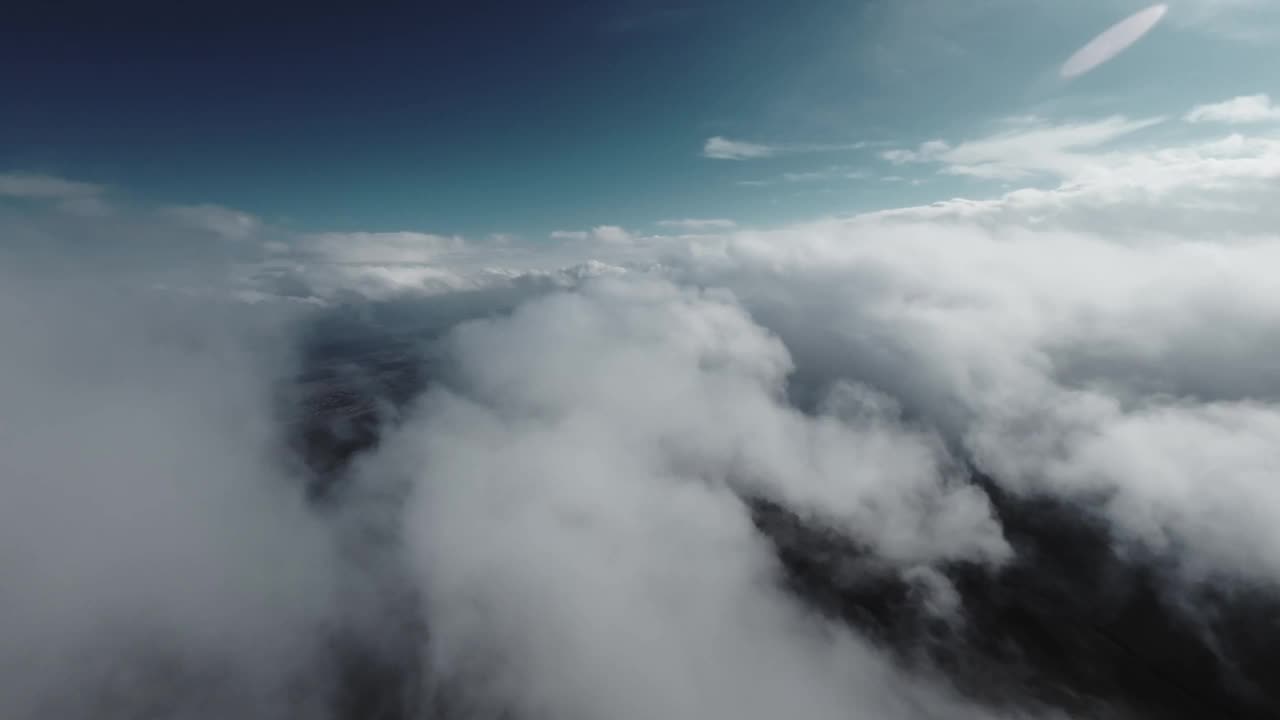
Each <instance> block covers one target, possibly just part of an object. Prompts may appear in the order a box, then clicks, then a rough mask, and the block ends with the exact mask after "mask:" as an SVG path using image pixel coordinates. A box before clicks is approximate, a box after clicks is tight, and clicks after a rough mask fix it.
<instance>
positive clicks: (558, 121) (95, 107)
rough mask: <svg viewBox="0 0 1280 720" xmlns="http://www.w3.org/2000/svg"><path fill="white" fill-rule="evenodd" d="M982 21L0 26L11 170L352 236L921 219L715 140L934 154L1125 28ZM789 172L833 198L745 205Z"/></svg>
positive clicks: (823, 11) (1, 131)
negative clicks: (1095, 32) (729, 221)
mask: <svg viewBox="0 0 1280 720" xmlns="http://www.w3.org/2000/svg"><path fill="white" fill-rule="evenodd" d="M958 4H963V3H955V4H951V3H940V0H903V1H902V2H895V1H894V0H847V1H844V2H836V1H834V0H810V1H808V2H798V3H780V2H765V1H763V0H738V1H736V2H728V1H727V0H703V1H698V2H693V1H691V2H665V3H664V2H638V1H633V0H615V1H612V2H599V1H597V2H563V1H562V2H538V3H520V2H491V1H480V2H470V3H436V2H412V3H411V2H399V3H377V4H374V5H373V6H369V7H366V6H364V5H363V4H356V3H350V4H346V5H342V6H337V7H333V8H329V7H323V6H319V5H315V4H296V5H295V4H290V3H272V4H266V3H264V4H261V5H259V4H250V3H239V2H229V3H228V2H223V3H207V4H186V5H183V4H178V3H166V4H150V3H127V2H126V3H119V2H115V3H111V2H107V3H98V4H92V5H90V4H81V3H75V4H72V3H56V2H54V3H46V4H44V5H41V6H39V7H34V8H33V7H24V8H22V9H19V10H6V13H5V17H4V20H3V24H2V25H0V27H3V29H2V30H0V92H2V95H3V100H4V105H3V108H2V109H0V138H3V141H2V144H0V166H2V168H3V169H4V170H20V171H25V172H38V173H44V174H50V175H57V176H63V177H74V178H76V179H79V180H86V181H91V182H97V183H103V184H107V185H110V186H112V187H117V188H123V189H125V191H127V192H129V193H132V194H133V195H135V196H137V197H140V198H143V199H145V200H147V201H154V202H159V203H173V204H185V203H197V202H199V203H217V204H221V205H227V206H231V207H235V208H239V209H242V210H245V211H249V212H252V213H255V214H258V215H260V216H262V217H264V218H267V219H269V220H273V221H276V222H282V223H285V224H289V225H294V226H297V227H300V228H316V229H318V228H326V229H337V230H344V229H368V230H392V229H403V228H414V229H424V230H430V231H433V232H444V233H468V234H480V233H489V232H519V233H530V232H532V233H541V232H546V231H548V230H550V229H553V228H556V227H584V226H591V225H594V224H601V223H617V224H624V225H640V224H644V223H652V222H655V221H657V220H660V219H662V218H669V217H690V216H692V217H734V218H735V219H739V220H740V221H744V222H755V223H761V222H771V221H781V220H788V219H793V218H797V217H804V216H812V215H814V214H821V213H830V212H841V211H852V210H858V209H865V208H866V207H874V206H883V205H886V204H892V203H893V202H894V201H895V200H897V199H901V200H904V201H919V200H921V199H928V197H927V194H926V191H925V190H921V189H919V188H916V189H911V188H910V187H904V186H903V185H898V186H892V187H891V185H890V184H888V183H876V182H871V183H868V182H859V181H858V180H857V179H856V177H860V176H862V175H864V174H867V173H873V172H874V171H876V170H880V171H884V170H883V168H878V167H877V166H876V164H875V163H876V155H877V151H876V150H875V149H874V148H877V147H880V146H879V145H872V146H870V147H868V148H865V149H862V150H860V151H858V150H837V151H833V152H829V153H821V154H820V156H819V154H818V153H812V152H798V153H794V154H792V153H786V154H782V155H781V156H779V157H774V158H771V159H769V160H768V161H767V162H765V163H741V162H725V161H715V160H708V159H707V158H704V157H702V156H701V155H700V152H701V149H702V145H703V143H704V142H705V141H706V140H707V138H709V137H712V136H718V135H719V136H727V137H731V138H740V139H744V140H751V141H759V142H768V143H778V144H783V145H787V144H790V145H792V146H828V145H847V144H850V143H853V142H857V141H869V142H871V143H882V142H897V143H902V144H906V145H911V144H914V143H917V142H919V141H921V140H923V139H928V138H929V137H932V136H936V135H942V134H943V133H944V132H947V131H950V130H953V129H955V128H956V127H961V128H963V127H965V126H966V123H971V122H977V120H978V119H979V118H984V117H989V116H991V115H993V114H1002V113H1009V114H1013V113H1016V112H1017V111H1019V109H1020V108H1019V107H1018V103H1019V102H1020V101H1021V100H1023V99H1024V98H1025V95H1026V87H1027V86H1028V85H1029V84H1031V83H1033V81H1034V80H1035V78H1036V77H1037V76H1038V75H1040V74H1042V73H1043V72H1044V70H1045V68H1046V67H1049V66H1050V64H1051V63H1052V62H1053V61H1055V60H1057V59H1060V58H1061V57H1062V56H1063V55H1064V53H1065V52H1066V51H1068V50H1070V49H1071V47H1073V46H1074V45H1076V44H1078V43H1079V42H1080V41H1081V40H1082V39H1087V34H1088V31H1090V30H1091V29H1096V28H1097V26H1098V22H1099V20H1100V18H1105V17H1109V16H1111V15H1114V14H1115V13H1114V12H1102V11H1100V10H1098V9H1097V8H1094V9H1093V11H1091V12H1092V14H1089V13H1084V14H1082V16H1081V17H1074V16H1068V17H1065V18H1064V17H1046V16H1045V14H1044V10H1043V8H1039V7H1037V9H1035V10H1034V12H1033V11H1032V10H1028V9H1026V8H1025V7H1024V8H1022V9H1015V10H1012V11H1008V12H1006V13H1005V16H1003V17H1004V19H1005V20H1007V21H1008V22H1010V23H1013V24H1015V25H1021V26H1030V27H1034V28H1037V30H1038V32H1009V31H1008V28H1005V27H1002V26H998V25H995V24H993V23H992V16H991V15H990V13H983V12H979V11H976V10H975V11H973V12H972V13H971V14H965V13H962V12H957V10H956V5H958ZM1027 5H1028V6H1037V5H1038V4H1037V3H1034V2H1032V3H1028V4H1027ZM975 79H982V80H983V81H982V82H976V81H975ZM993 108H994V110H993ZM786 173H791V176H790V177H791V178H792V179H794V178H796V177H800V176H802V175H804V174H806V173H807V174H808V175H812V176H818V175H826V176H830V178H828V180H830V181H829V182H824V183H808V182H806V183H777V184H775V183H771V182H761V183H756V184H747V185H744V184H742V183H743V181H746V182H748V183H751V182H752V181H754V180H758V179H764V180H766V181H767V180H768V179H769V178H771V177H784V176H785V175H786ZM832 178H834V179H832ZM801 186H803V187H801Z"/></svg>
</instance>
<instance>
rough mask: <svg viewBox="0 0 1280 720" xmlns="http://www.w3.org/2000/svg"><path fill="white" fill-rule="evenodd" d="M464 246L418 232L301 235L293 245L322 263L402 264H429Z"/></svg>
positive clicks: (454, 238)
mask: <svg viewBox="0 0 1280 720" xmlns="http://www.w3.org/2000/svg"><path fill="white" fill-rule="evenodd" d="M465 244H466V243H465V241H464V240H463V239H462V238H460V237H457V236H444V235H434V234H431V233H420V232H329V233H315V234H310V235H304V236H302V237H300V238H298V239H297V240H296V242H295V243H294V246H295V247H296V248H297V249H298V250H299V251H301V252H302V253H304V254H306V255H309V256H313V257H316V258H318V259H321V260H323V261H325V262H332V263H344V264H353V265H404V264H427V263H431V262H433V261H435V260H437V259H439V258H440V256H442V255H445V254H448V253H451V252H456V251H459V250H462V249H463V248H464V247H465Z"/></svg>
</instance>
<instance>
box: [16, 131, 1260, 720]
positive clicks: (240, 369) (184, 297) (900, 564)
mask: <svg viewBox="0 0 1280 720" xmlns="http://www.w3.org/2000/svg"><path fill="white" fill-rule="evenodd" d="M1153 122H1154V121H1153ZM1150 124H1151V123H1146V124H1145V125H1144V124H1143V123H1137V124H1123V123H1113V124H1112V125H1115V127H1111V126H1107V127H1104V128H1103V129H1104V130H1106V132H1107V133H1112V134H1114V133H1121V132H1123V133H1129V132H1137V129H1136V128H1137V126H1138V125H1143V126H1144V127H1145V126H1146V125H1150ZM1130 125H1133V127H1132V128H1131V127H1130ZM1121 126H1123V127H1121ZM1073 127H1074V126H1073ZM1081 127H1083V126H1081ZM1107 128H1110V129H1107ZM1117 128H1119V129H1117ZM1076 129H1077V130H1078V128H1076ZM1068 134H1070V135H1071V136H1072V137H1075V136H1076V135H1077V133H1076V131H1075V130H1072V132H1071V133H1068ZM1091 136H1092V135H1091ZM1046 137H1047V138H1049V140H1048V141H1046V140H1045V138H1046ZM1105 137H1106V138H1107V139H1115V138H1114V137H1112V135H1106V136H1105ZM1233 137H1234V136H1233ZM1028 138H1030V139H1028ZM1055 138H1056V139H1055ZM1049 141H1051V142H1052V143H1058V145H1059V146H1060V147H1058V146H1055V148H1051V149H1052V152H1042V153H1039V154H1036V153H1027V152H1024V149H1025V146H1026V143H1028V142H1037V143H1043V142H1049ZM1098 142H1102V140H1098ZM1224 143H1225V144H1224ZM1275 143H1276V141H1275V140H1274V139H1270V138H1267V137H1255V138H1249V139H1243V138H1238V137H1237V138H1235V139H1232V138H1228V139H1227V140H1224V141H1222V142H1220V143H1211V144H1208V145H1203V144H1202V145H1194V146H1187V147H1184V148H1181V149H1177V148H1175V149H1173V150H1169V151H1160V152H1152V153H1147V154H1142V153H1139V152H1137V151H1135V152H1133V153H1120V152H1118V151H1114V152H1113V151H1110V150H1108V151H1105V152H1098V153H1094V154H1092V155H1088V156H1087V157H1086V151H1085V150H1081V149H1080V143H1079V142H1077V141H1076V140H1062V139H1061V138H1057V134H1055V133H1053V132H1047V131H1046V130H1045V129H1044V128H1041V127H1039V126H1036V127H1035V128H1032V129H1031V130H1022V131H1019V130H1014V131H1009V132H1008V133H1005V134H1004V135H1001V136H1000V139H999V142H989V141H988V142H974V143H967V144H966V143H961V144H958V145H955V146H954V147H953V146H951V145H947V144H946V143H942V144H939V145H933V146H930V147H932V148H933V150H930V151H928V152H926V150H927V148H925V147H923V146H922V149H921V151H920V152H914V151H913V152H912V153H910V154H909V155H910V157H908V156H906V155H901V156H895V157H899V160H900V161H901V162H903V163H914V164H920V163H935V164H940V165H941V167H942V168H943V169H951V170H953V171H957V172H958V170H957V169H961V170H963V169H965V168H968V169H970V170H972V169H973V168H981V169H983V172H987V173H988V174H989V175H990V176H992V177H997V176H998V177H1022V176H1024V175H1036V176H1042V175H1048V176H1051V177H1058V178H1060V179H1061V180H1062V182H1063V184H1062V186H1060V187H1058V188H1056V189H1043V188H1041V189H1023V190H1021V191H1014V192H1011V193H1009V194H1008V195H1006V196H1004V197H1001V198H996V199H993V200H987V201H980V202H974V201H959V200H957V201H951V202H947V203H939V204H937V205H933V206H928V207H919V208H907V209H902V210H896V211H891V212H881V213H875V214H870V215H862V216H859V217H855V218H852V219H846V220H829V221H824V222H818V223H813V224H806V225H796V226H790V227H784V228H780V229H775V230H770V231H762V230H751V229H740V228H738V227H737V226H736V225H735V224H733V223H731V222H727V221H673V222H672V223H671V225H672V226H679V227H680V228H683V229H687V230H690V231H691V232H692V231H697V232H698V234H689V235H668V236H646V235H644V234H643V233H640V232H636V231H632V230H629V229H623V228H615V227H613V226H600V227H599V228H596V231H592V232H586V231H582V232H563V233H560V235H561V237H553V238H552V244H551V245H550V246H549V251H548V252H547V253H546V254H544V255H540V254H538V253H535V252H533V251H531V250H530V249H529V247H527V246H520V245H518V243H517V244H512V243H511V242H510V241H509V240H508V239H505V238H493V239H490V240H488V241H485V242H481V243H469V242H467V241H464V240H460V239H457V238H451V237H443V236H436V235H427V234H418V233H392V234H379V233H351V234H347V235H335V234H317V235H305V236H298V235H296V234H293V235H291V234H289V233H287V232H285V231H283V230H280V229H278V228H271V227H269V226H267V225H265V224H263V223H261V222H259V221H257V220H255V219H253V218H250V217H248V216H245V215H243V214H241V213H237V212H236V211H233V210H228V209H223V208H215V207H211V206H198V207H191V208H176V209H175V208H169V209H163V210H160V211H145V210H138V209H128V208H125V207H120V206H115V205H113V204H112V203H110V202H108V201H107V199H106V198H108V197H109V196H108V195H106V194H105V191H104V190H102V189H100V188H97V187H96V186H80V185H74V184H72V185H60V184H57V183H52V181H51V180H49V179H45V180H41V182H40V183H37V184H38V186H39V187H38V188H37V191H32V192H28V193H26V194H25V195H21V196H15V197H19V199H20V202H19V201H15V202H17V203H18V204H16V205H15V204H10V205H5V206H3V207H0V224H2V226H0V230H3V232H4V233H5V234H4V237H5V239H6V243H5V246H4V247H3V250H4V252H3V253H2V255H3V257H2V258H0V259H3V260H4V261H5V263H4V264H3V267H4V268H5V269H4V270H3V271H0V338H3V343H4V348H5V350H4V352H3V353H0V406H2V407H3V408H4V411H3V415H2V416H0V715H2V716H3V717H5V718H15V720H27V719H29V718H43V717H60V718H89V717H94V718H100V717H107V718H113V717H118V718H136V717H158V718H221V717H246V718H293V717H306V718H334V719H335V720H342V719H345V718H380V719H384V720H390V719H391V718H396V719H401V718H425V717H457V718H466V719H468V720H470V719H471V718H497V717H502V718H535V719H536V718H597V717H619V718H655V717H667V718H700V719H701V718H766V717H778V716H788V715H794V716H801V717H806V718H808V717H813V718H828V717H830V718H837V717H840V718H845V717H859V718H861V717H865V718H903V719H914V718H964V717H993V716H995V717H1026V716H1032V717H1056V716H1059V715H1058V713H1060V712H1071V713H1073V714H1074V715H1076V716H1088V717H1162V718H1163V717H1171V716H1177V717H1204V716H1223V717H1227V716H1247V717H1274V716H1275V714H1276V712H1278V710H1277V708H1278V707H1280V698H1277V696H1276V693H1275V690H1274V689H1273V688H1272V687H1271V685H1272V684H1273V683H1269V682H1268V681H1267V678H1269V677H1270V673H1271V672H1272V670H1271V669H1272V668H1274V666H1275V662H1280V658H1276V654H1275V653H1276V651H1275V648H1276V647H1280V645H1278V644H1277V642H1275V641H1276V640H1277V639H1280V628H1277V627H1276V625H1275V617H1277V615H1276V613H1275V612H1274V610H1275V609H1276V608H1277V607H1278V605H1277V602H1276V599H1277V597H1280V529H1278V528H1280V484H1277V471H1278V469H1280V370H1277V366H1276V365H1275V364H1274V363H1273V362H1272V361H1271V359H1272V358H1273V357H1275V356H1276V355H1277V354H1278V353H1280V284H1277V283H1276V282H1275V281H1274V268H1276V267H1278V266H1280V236H1277V235H1276V234H1275V232H1274V229H1273V225H1274V224H1273V223H1272V222H1271V215H1273V214H1274V213H1273V211H1272V209H1271V205H1264V204H1262V203H1259V202H1255V200H1256V199H1257V198H1259V197H1263V196H1264V195H1265V192H1266V191H1268V188H1270V185H1268V183H1274V179H1275V177H1276V176H1277V168H1280V165H1277V164H1276V162H1275V160H1276V153H1275V149H1276V147H1277V146H1276V144H1275ZM926 145H928V144H926ZM1088 147H1091V146H1088ZM939 148H941V150H939ZM739 154H741V153H739ZM1010 170H1013V171H1016V172H1012V173H1011V172H1009V171H1010ZM1111 171H1114V172H1111ZM1206 173H1208V175H1206ZM962 174H963V173H962ZM970 174H972V173H970ZM1205 178H1207V179H1205ZM1153 179H1160V180H1162V181H1163V183H1164V184H1160V183H1153ZM27 180H29V178H28V179H27ZM1201 180H1203V182H1202V181H1201ZM24 182H26V181H24ZM37 184H31V183H29V182H28V183H27V184H24V185H23V187H36V185H37ZM1272 189H1273V188H1272ZM51 194H52V195H51ZM68 194H74V196H75V197H76V198H78V199H79V200H80V202H77V203H74V204H73V205H70V206H65V207H64V206H61V205H59V206H56V207H52V206H51V207H43V206H39V207H38V205H39V203H45V202H47V201H48V197H52V196H57V197H63V196H65V195H68ZM86 198H88V199H90V200H92V201H93V202H92V203H86V202H85V199H86ZM63 199H65V198H63ZM24 203H25V204H24ZM1272 205H1273V204H1272ZM1112 220H1115V222H1112ZM601 228H608V229H609V230H610V232H609V233H605V234H607V235H609V237H608V238H607V242H604V241H603V240H604V239H603V238H602V237H598V236H600V235H601V233H600V232H597V231H598V230H600V229H601ZM615 231H616V232H615ZM534 256H537V257H534ZM526 261H527V262H526ZM1152 698H1156V700H1152ZM1152 708H1157V709H1158V710H1153V709H1152ZM1170 712H1173V713H1175V714H1174V715H1171V714H1170ZM1179 712H1180V713H1182V715H1176V713H1179ZM1248 713H1252V715H1250V714H1248Z"/></svg>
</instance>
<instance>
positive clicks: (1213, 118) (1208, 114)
mask: <svg viewBox="0 0 1280 720" xmlns="http://www.w3.org/2000/svg"><path fill="white" fill-rule="evenodd" d="M1185 119H1186V121H1187V122H1189V123H1221V124H1224V125H1246V124H1250V123H1261V122H1273V121H1277V120H1280V106H1277V105H1275V104H1274V103H1272V102H1271V96H1269V95H1267V94H1265V93H1259V94H1257V95H1241V96H1239V97H1234V98H1231V99H1230V100H1224V101H1222V102H1218V103H1209V104H1207V105H1197V106H1195V107H1194V108H1192V109H1191V111H1190V112H1188V113H1187V114H1186V117H1185Z"/></svg>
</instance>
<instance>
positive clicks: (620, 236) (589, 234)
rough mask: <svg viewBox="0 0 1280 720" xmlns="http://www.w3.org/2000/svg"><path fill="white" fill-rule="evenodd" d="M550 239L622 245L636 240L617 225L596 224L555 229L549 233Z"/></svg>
mask: <svg viewBox="0 0 1280 720" xmlns="http://www.w3.org/2000/svg"><path fill="white" fill-rule="evenodd" d="M551 239H552V240H567V241H571V242H576V243H583V242H587V241H591V242H592V243H600V244H604V245H614V246H622V245H628V244H630V243H631V242H632V241H634V240H636V236H634V235H632V234H631V232H630V231H628V230H627V229H626V228H623V227H620V226H618V225H597V226H595V227H593V228H591V229H590V230H556V231H555V232H553V233H551Z"/></svg>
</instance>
